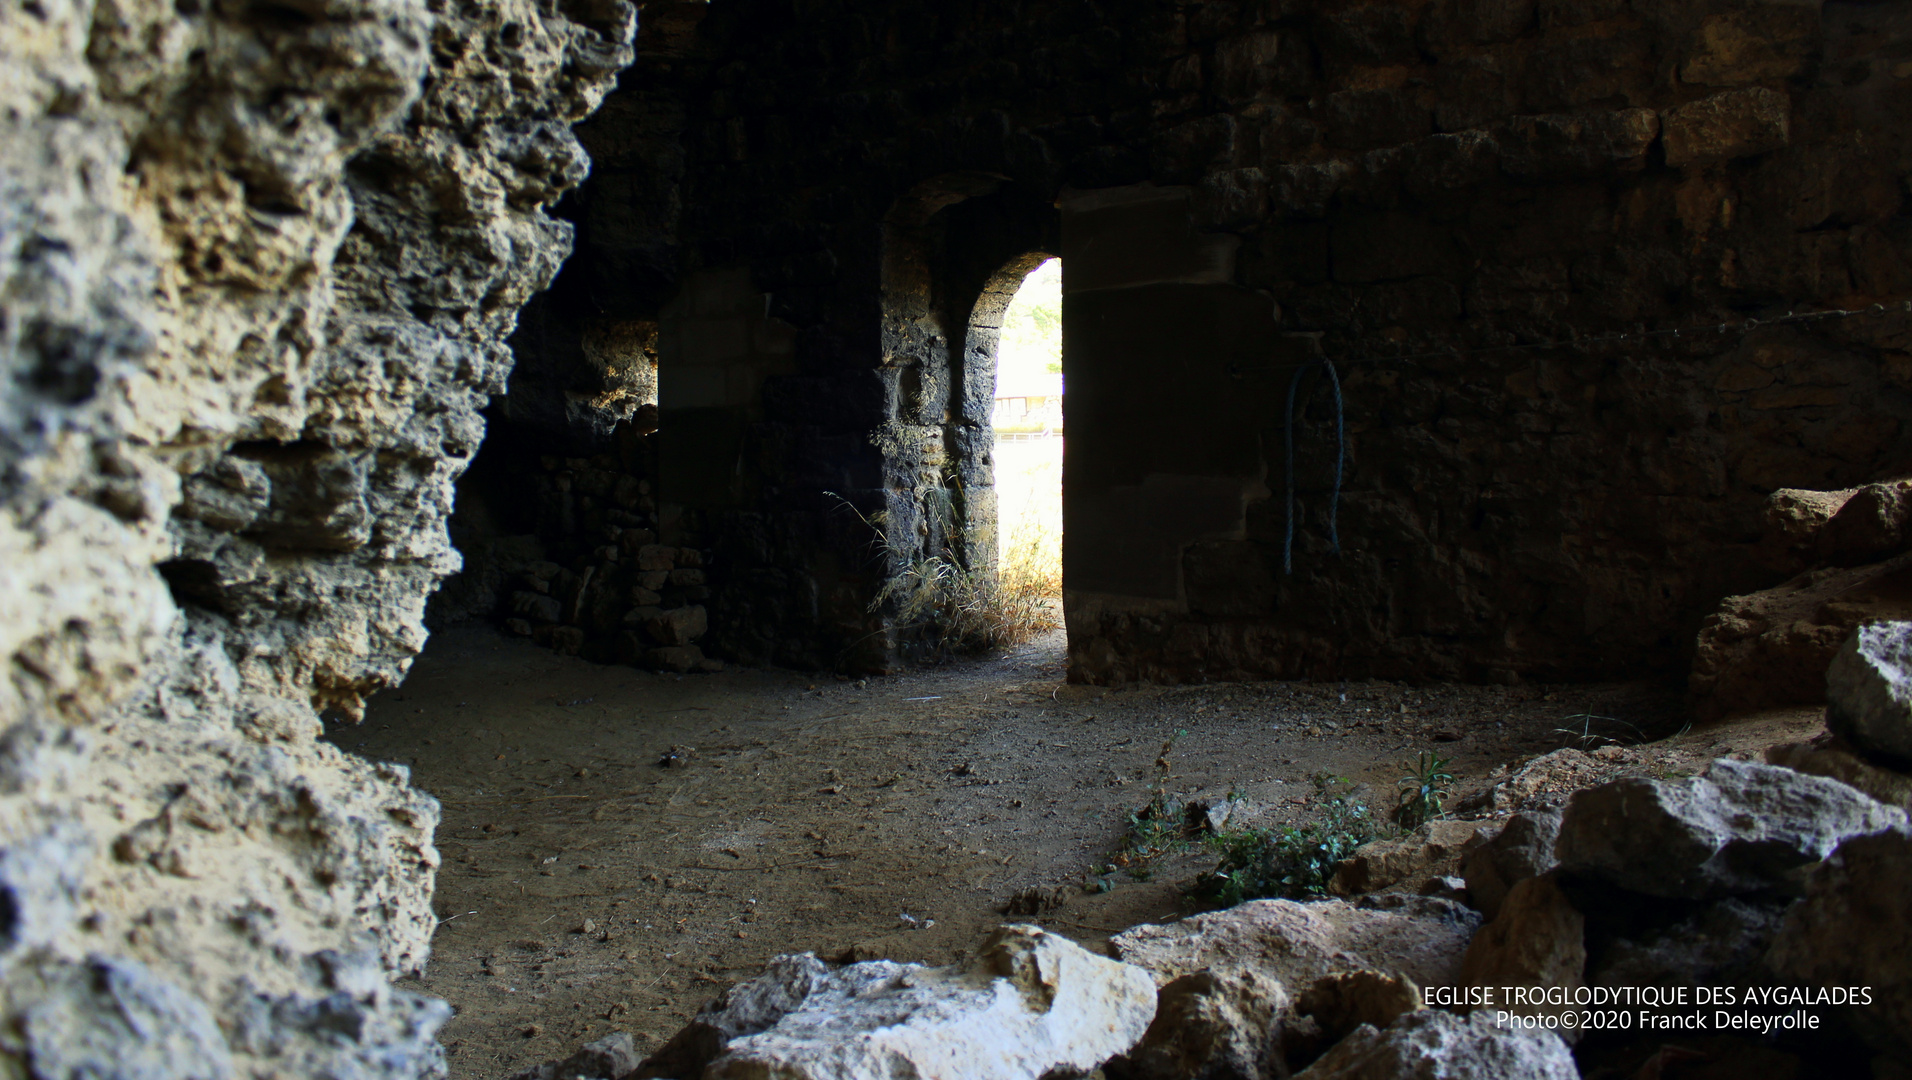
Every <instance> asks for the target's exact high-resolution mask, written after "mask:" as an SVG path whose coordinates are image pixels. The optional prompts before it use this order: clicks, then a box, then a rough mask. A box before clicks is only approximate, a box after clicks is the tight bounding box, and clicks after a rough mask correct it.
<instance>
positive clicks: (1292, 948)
mask: <svg viewBox="0 0 1912 1080" xmlns="http://www.w3.org/2000/svg"><path fill="white" fill-rule="evenodd" d="M1385 899H1386V900H1389V901H1395V902H1398V903H1400V905H1401V906H1400V907H1399V908H1398V909H1396V910H1383V909H1381V908H1379V907H1363V906H1358V905H1356V904H1352V903H1349V902H1347V901H1345V900H1325V901H1318V902H1314V903H1301V902H1298V901H1294V900H1251V901H1249V902H1248V903H1245V904H1240V905H1238V906H1236V907H1232V908H1229V909H1227V910H1226V911H1211V912H1207V913H1205V914H1202V915H1196V916H1193V917H1191V918H1187V919H1183V920H1182V921H1180V922H1175V923H1167V924H1153V923H1151V924H1145V925H1142V926H1134V927H1130V928H1129V929H1127V930H1124V931H1123V932H1122V933H1120V934H1117V935H1116V936H1115V937H1114V938H1113V939H1111V941H1112V944H1113V945H1114V946H1115V950H1116V955H1117V956H1119V957H1121V958H1122V959H1123V960H1124V961H1126V962H1128V963H1131V964H1136V965H1139V966H1141V967H1143V968H1145V969H1147V970H1148V971H1149V972H1150V973H1152V974H1153V975H1154V976H1155V978H1156V981H1157V982H1159V983H1162V984H1164V985H1166V984H1168V983H1170V982H1172V981H1173V980H1175V979H1178V978H1180V977H1182V976H1184V975H1190V974H1193V973H1195V972H1198V971H1210V972H1213V973H1215V974H1218V975H1224V976H1225V975H1228V974H1231V973H1234V972H1242V971H1247V972H1253V973H1255V974H1256V975H1259V976H1262V977H1265V978H1267V979H1270V980H1272V981H1273V982H1275V983H1276V984H1278V985H1280V986H1281V987H1283V988H1284V989H1286V990H1287V992H1288V993H1289V994H1290V995H1294V994H1299V993H1300V992H1301V991H1303V990H1306V989H1307V988H1308V987H1310V986H1312V985H1314V983H1315V981H1316V980H1317V979H1320V978H1321V977H1322V976H1324V975H1328V974H1331V973H1333V972H1337V971H1349V970H1355V969H1361V970H1368V971H1374V972H1379V973H1381V974H1384V975H1390V976H1399V977H1405V978H1407V979H1410V980H1412V981H1413V982H1414V983H1416V984H1418V985H1421V986H1452V985H1454V984H1455V982H1456V980H1457V979H1458V977H1459V974H1460V964H1461V957H1462V955H1463V954H1464V953H1465V952H1466V949H1467V942H1468V939H1469V938H1471V937H1472V936H1473V934H1474V930H1475V928H1476V927H1478V926H1479V925H1480V917H1479V916H1478V915H1476V914H1474V913H1473V912H1471V911H1468V910H1467V909H1465V908H1463V907H1461V906H1460V905H1459V904H1455V903H1453V902H1451V901H1442V900H1435V899H1432V898H1428V897H1414V896H1396V897H1387V898H1385Z"/></svg>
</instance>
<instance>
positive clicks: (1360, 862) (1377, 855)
mask: <svg viewBox="0 0 1912 1080" xmlns="http://www.w3.org/2000/svg"><path fill="white" fill-rule="evenodd" d="M1489 827H1491V826H1489ZM1482 828H1483V823H1482V822H1478V821H1454V820H1441V821H1430V822H1428V823H1427V824H1425V825H1422V826H1421V827H1420V828H1418V829H1416V830H1414V831H1413V832H1412V833H1409V834H1408V835H1406V836H1404V837H1401V838H1400V839H1398V840H1375V841H1371V842H1369V843H1366V844H1363V845H1361V847H1359V848H1358V849H1356V850H1355V853H1354V855H1353V856H1352V857H1350V858H1348V859H1345V860H1343V861H1342V863H1341V865H1340V866H1337V867H1336V868H1335V872H1334V878H1333V879H1332V880H1331V881H1330V882H1329V883H1328V888H1329V890H1330V891H1332V892H1334V893H1335V894H1337V895H1340V896H1352V895H1354V894H1357V893H1364V892H1373V891H1374V890H1376V889H1385V888H1387V887H1388V886H1389V885H1393V884H1395V883H1397V882H1400V881H1404V880H1406V879H1407V878H1410V877H1413V876H1414V875H1416V874H1421V873H1426V872H1429V871H1435V870H1439V869H1441V868H1442V867H1443V866H1444V865H1445V864H1447V863H1449V862H1450V861H1453V860H1457V859H1458V858H1459V856H1460V853H1461V851H1462V849H1463V848H1465V847H1466V846H1467V845H1468V844H1469V843H1470V842H1472V841H1473V839H1474V837H1475V836H1476V834H1478V833H1479V832H1480V830H1481V829H1482Z"/></svg>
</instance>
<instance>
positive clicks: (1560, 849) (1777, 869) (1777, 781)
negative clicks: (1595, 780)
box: [1554, 759, 1905, 900]
mask: <svg viewBox="0 0 1912 1080" xmlns="http://www.w3.org/2000/svg"><path fill="white" fill-rule="evenodd" d="M1904 823H1905V812H1904V811H1902V810H1900V809H1898V808H1897V807H1888V806H1882V805H1880V804H1879V803H1877V802H1875V801H1873V800H1872V799H1871V798H1869V797H1868V796H1866V795H1864V794H1861V793H1860V792H1859V791H1857V790H1855V789H1853V788H1850V787H1847V786H1846V785H1845V784H1842V783H1840V782H1839V781H1837V780H1832V779H1828V778H1826V777H1823V776H1807V775H1804V774H1801V773H1796V772H1793V771H1792V770H1791V769H1782V768H1779V767H1777V766H1774V765H1756V764H1751V763H1747V762H1739V761H1729V760H1725V759H1722V760H1719V761H1715V762H1713V764H1712V767H1711V768H1709V769H1708V770H1707V772H1706V775H1705V776H1698V777H1691V778H1688V779H1686V780H1679V781H1666V780H1644V779H1628V780H1617V781H1615V782H1613V783H1611V784H1605V785H1602V786H1600V787H1597V788H1589V789H1588V790H1586V791H1582V792H1578V793H1577V794H1575V795H1574V797H1573V799H1572V801H1571V802H1569V803H1568V804H1567V810H1566V813H1565V814H1564V815H1563V817H1562V819H1561V823H1560V837H1559V840H1558V841H1557V842H1556V844H1555V848H1554V851H1555V854H1556V855H1557V856H1558V858H1559V860H1560V865H1561V867H1562V869H1564V870H1566V871H1567V872H1569V873H1572V874H1574V875H1577V876H1582V877H1588V878H1593V879H1596V880H1600V881H1604V882H1607V883H1609V884H1612V885H1617V886H1619V887H1620V888H1623V889H1627V890H1629V891H1632V892H1636V893H1643V894H1645V895H1648V896H1663V897H1684V898H1688V899H1695V900H1699V899H1712V898H1718V897H1722V896H1732V895H1740V894H1749V893H1760V892H1773V891H1778V892H1785V891H1790V890H1793V889H1796V887H1797V885H1798V882H1797V881H1796V880H1794V876H1793V875H1794V871H1798V870H1800V869H1801V868H1803V867H1806V866H1809V865H1810V864H1812V863H1815V862H1817V861H1819V860H1820V859H1823V858H1825V857H1826V856H1827V855H1830V854H1831V853H1832V851H1833V849H1834V848H1836V847H1838V846H1839V844H1840V842H1842V841H1844V840H1845V839H1846V838H1848V837H1852V836H1861V835H1864V834H1866V833H1873V832H1879V831H1881V830H1883V829H1888V828H1894V827H1898V826H1902V825H1903V824H1904Z"/></svg>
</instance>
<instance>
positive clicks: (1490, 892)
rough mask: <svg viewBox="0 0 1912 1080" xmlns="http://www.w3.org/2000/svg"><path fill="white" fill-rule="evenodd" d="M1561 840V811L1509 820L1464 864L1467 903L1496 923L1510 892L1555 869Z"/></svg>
mask: <svg viewBox="0 0 1912 1080" xmlns="http://www.w3.org/2000/svg"><path fill="white" fill-rule="evenodd" d="M1559 837H1560V813H1559V811H1556V810H1524V811H1522V812H1520V813H1518V814H1515V815H1514V816H1513V817H1511V818H1508V819H1507V824H1506V825H1504V826H1502V828H1501V830H1500V832H1498V833H1497V834H1495V835H1494V837H1493V838H1492V839H1490V840H1488V841H1487V842H1486V843H1484V844H1481V845H1480V846H1479V847H1476V848H1475V849H1474V850H1473V851H1471V852H1469V853H1468V854H1467V856H1466V857H1465V858H1464V859H1463V860H1462V863H1461V870H1462V872H1463V873H1464V874H1465V875H1466V877H1467V898H1468V902H1469V903H1471V904H1473V906H1474V908H1475V910H1477V911H1479V912H1480V913H1481V914H1483V915H1485V916H1487V918H1488V919H1490V920H1491V919H1493V918H1494V916H1496V915H1498V914H1499V913H1500V905H1501V902H1502V901H1503V900H1505V899H1506V898H1507V893H1508V891H1509V890H1511V889H1513V887H1514V886H1516V885H1519V884H1520V883H1521V882H1523V881H1526V880H1527V879H1528V878H1531V877H1538V876H1539V875H1541V874H1544V873H1546V872H1547V871H1549V870H1551V869H1553V867H1554V865H1555V861H1556V860H1555V859H1554V841H1556V840H1557V839H1559Z"/></svg>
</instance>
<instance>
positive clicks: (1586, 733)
mask: <svg viewBox="0 0 1912 1080" xmlns="http://www.w3.org/2000/svg"><path fill="white" fill-rule="evenodd" d="M1565 722H1566V723H1567V724H1570V725H1573V724H1576V723H1577V726H1572V727H1557V728H1555V729H1554V734H1556V735H1565V736H1567V738H1568V739H1569V740H1571V741H1572V742H1574V743H1577V744H1578V745H1579V747H1580V749H1582V750H1592V749H1594V748H1596V747H1599V746H1602V745H1605V744H1607V743H1614V744H1618V743H1619V742H1620V741H1621V739H1622V738H1623V737H1624V738H1631V739H1632V740H1633V741H1634V742H1644V741H1645V740H1646V736H1645V735H1643V734H1642V733H1641V731H1640V729H1639V728H1638V727H1635V726H1634V725H1632V724H1629V723H1627V722H1626V721H1625V720H1616V719H1614V718H1613V717H1611V716H1596V715H1594V712H1593V710H1592V709H1591V708H1587V709H1582V710H1580V711H1579V712H1577V713H1575V714H1573V715H1572V716H1569V717H1566V718H1565ZM1596 724H1613V725H1615V726H1616V728H1624V729H1626V730H1625V731H1623V732H1621V734H1620V735H1608V734H1604V733H1602V732H1599V731H1595V730H1594V725H1596Z"/></svg>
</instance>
